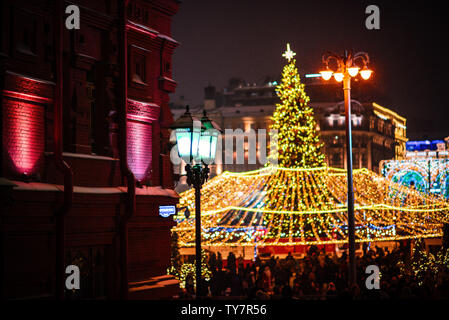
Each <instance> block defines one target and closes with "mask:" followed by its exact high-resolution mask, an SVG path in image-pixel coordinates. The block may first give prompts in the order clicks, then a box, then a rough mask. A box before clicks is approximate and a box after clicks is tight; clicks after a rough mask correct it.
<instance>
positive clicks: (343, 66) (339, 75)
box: [320, 51, 372, 286]
mask: <svg viewBox="0 0 449 320" xmlns="http://www.w3.org/2000/svg"><path fill="white" fill-rule="evenodd" d="M331 60H334V61H335V62H336V63H337V67H338V71H337V72H334V73H333V71H332V70H331V69H330V68H329V62H330V61H331ZM356 60H361V61H362V62H363V68H362V70H360V68H359V67H358V66H357V65H356ZM322 61H323V64H324V65H325V67H326V69H325V70H324V71H321V72H320V73H321V76H322V78H323V79H324V80H326V81H327V80H329V79H330V78H331V77H332V73H333V74H334V78H335V80H336V81H338V82H341V81H343V91H344V96H345V122H346V158H347V172H348V173H347V175H348V195H347V202H348V246H349V284H350V286H353V285H354V284H355V283H356V263H355V222H354V188H353V183H352V133H351V77H356V76H357V74H359V73H360V76H361V77H362V78H363V79H364V80H367V79H368V78H369V77H370V76H371V73H372V71H371V70H370V69H368V63H369V56H368V54H367V53H365V52H358V53H355V54H354V53H353V52H352V51H349V52H348V51H345V54H344V55H338V54H335V53H332V52H327V53H325V54H323V56H322ZM359 70H360V71H359Z"/></svg>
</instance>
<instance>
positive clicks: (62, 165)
mask: <svg viewBox="0 0 449 320" xmlns="http://www.w3.org/2000/svg"><path fill="white" fill-rule="evenodd" d="M62 1H63V0H58V1H57V3H56V14H55V51H56V54H55V75H56V87H55V94H54V100H53V107H54V111H53V112H54V124H53V127H54V130H53V143H54V146H53V152H54V161H55V165H56V168H57V169H58V170H59V171H60V172H61V173H62V175H63V176H64V201H63V204H62V206H61V207H60V208H59V209H57V211H56V212H55V221H56V237H55V238H56V297H57V298H58V299H64V290H65V289H64V276H65V268H64V256H65V217H66V215H67V213H68V212H69V210H70V208H71V206H72V198H73V172H72V169H71V168H70V167H69V165H68V164H67V163H66V162H65V161H64V160H63V158H62V125H63V124H62V121H63V118H62V114H63V111H62V107H63V91H62V86H63V84H62V67H63V66H62V61H63V41H62V33H63V29H62V28H63V4H62Z"/></svg>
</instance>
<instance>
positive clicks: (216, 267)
mask: <svg viewBox="0 0 449 320" xmlns="http://www.w3.org/2000/svg"><path fill="white" fill-rule="evenodd" d="M406 255H407V251H406V250H403V248H396V249H394V250H392V251H391V252H390V251H388V250H383V249H381V248H378V247H376V248H374V249H373V250H367V251H366V252H365V254H364V255H363V256H362V257H359V258H358V259H357V281H356V284H355V285H353V286H352V287H349V285H348V270H349V268H348V263H349V259H348V256H347V254H346V253H345V252H344V253H343V254H342V255H341V256H340V257H338V256H337V255H336V254H326V253H325V252H324V251H320V250H318V249H317V248H316V247H310V249H309V251H308V252H307V254H306V255H305V256H304V257H302V258H295V257H293V256H292V255H291V253H289V254H288V255H287V256H286V257H285V258H282V259H280V258H275V257H274V256H271V257H269V258H267V259H260V258H259V257H257V258H256V260H255V261H253V262H250V263H248V264H246V265H245V264H244V261H243V258H242V257H239V258H236V257H235V255H234V254H233V253H232V252H230V253H229V255H228V257H227V259H226V267H223V264H224V263H223V260H222V257H221V254H220V253H218V256H217V255H215V253H211V254H210V255H209V260H208V265H209V266H208V267H209V270H210V271H211V274H212V275H211V277H210V280H209V281H204V283H203V286H202V287H203V288H204V290H203V293H202V296H206V297H211V298H226V297H229V298H237V299H256V300H268V299H302V300H328V299H361V300H364V299H440V298H446V299H447V298H449V274H448V273H447V272H443V273H442V274H441V275H439V277H438V279H437V281H433V282H429V281H425V282H424V283H422V284H418V283H416V281H415V280H416V279H413V277H411V276H407V275H404V274H403V272H401V270H400V261H405V260H406V259H407V258H408V257H407V256H406ZM369 265H376V266H378V267H379V269H380V281H379V284H380V288H379V289H376V288H374V289H368V288H367V286H366V284H365V282H366V278H367V277H368V274H367V273H366V267H367V266H369ZM193 277H194V275H189V276H188V277H187V278H186V283H185V290H184V293H183V297H187V298H188V297H192V296H193V295H194V279H193Z"/></svg>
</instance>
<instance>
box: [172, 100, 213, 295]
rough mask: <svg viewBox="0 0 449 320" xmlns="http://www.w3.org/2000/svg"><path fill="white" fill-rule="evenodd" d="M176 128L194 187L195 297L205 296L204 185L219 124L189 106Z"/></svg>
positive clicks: (190, 184) (180, 153)
mask: <svg viewBox="0 0 449 320" xmlns="http://www.w3.org/2000/svg"><path fill="white" fill-rule="evenodd" d="M171 128H172V129H174V130H175V135H176V142H177V147H178V154H179V157H180V158H182V159H183V160H184V161H185V162H186V163H187V164H186V167H185V170H186V174H187V184H188V185H189V186H193V188H194V189H195V260H196V267H195V274H196V276H195V278H196V297H197V299H199V298H200V297H201V295H202V277H201V273H202V272H201V271H202V270H201V188H202V186H203V184H204V183H205V182H206V181H207V178H208V177H209V166H208V165H209V164H211V163H213V161H214V160H215V153H216V151H217V140H218V137H219V134H220V128H219V127H218V125H217V124H216V123H215V122H214V121H211V120H210V119H209V118H208V117H207V115H206V112H204V116H203V117H202V118H201V121H199V120H198V119H196V118H194V117H193V116H192V114H191V113H190V111H189V106H186V112H185V113H184V114H183V115H182V116H181V117H180V118H179V119H178V120H176V121H175V122H174V123H173V125H172V126H171Z"/></svg>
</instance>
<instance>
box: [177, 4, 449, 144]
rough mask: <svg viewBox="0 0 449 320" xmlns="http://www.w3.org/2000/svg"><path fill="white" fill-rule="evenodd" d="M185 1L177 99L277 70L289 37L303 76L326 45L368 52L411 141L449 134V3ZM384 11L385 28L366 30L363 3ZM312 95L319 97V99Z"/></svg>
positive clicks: (197, 97) (194, 98) (386, 101)
mask: <svg viewBox="0 0 449 320" xmlns="http://www.w3.org/2000/svg"><path fill="white" fill-rule="evenodd" d="M429 2H430V1H427V2H422V1H420V2H410V1H396V0H395V1H388V2H387V1H385V2H383V1H381V2H379V1H377V2H367V1H319V0H315V1H293V0H289V1H287V0H277V1H265V0H257V1H256V0H252V1H250V0H238V1H237V0H226V1H224V0H223V1H218V0H214V1H211V0H185V1H183V3H181V5H180V8H179V12H178V13H177V14H176V15H175V16H174V18H173V28H172V34H173V37H174V38H175V39H176V40H178V41H179V42H180V43H181V44H180V46H179V47H178V48H177V49H176V51H175V55H174V57H173V68H174V79H175V80H176V81H177V82H178V87H177V90H176V94H174V95H173V96H172V100H174V101H175V100H177V98H178V97H179V96H181V95H183V96H184V97H185V99H186V102H187V103H189V104H191V105H193V106H197V105H200V104H201V103H202V100H203V96H204V87H205V86H207V85H208V84H209V83H210V84H212V85H214V86H216V87H217V89H221V88H223V87H224V86H226V84H227V82H228V80H229V78H231V77H240V78H243V79H245V80H246V81H247V82H251V83H252V82H257V83H260V82H262V81H263V80H264V79H265V78H266V77H267V76H274V77H278V76H279V75H280V74H281V72H282V68H283V66H284V64H285V62H286V60H285V59H284V58H282V57H281V54H282V53H283V52H284V51H285V48H286V43H287V42H289V43H290V45H291V48H292V50H293V51H295V52H296V60H297V66H298V68H299V71H300V73H301V74H305V73H316V72H317V71H319V70H320V69H321V68H322V64H321V55H322V53H324V52H325V51H328V50H330V51H335V52H341V53H342V52H343V51H344V49H354V50H356V51H366V52H368V53H369V55H370V58H371V65H370V67H371V68H372V69H373V70H374V71H375V74H374V76H375V77H376V81H377V83H379V85H380V86H382V92H383V93H384V94H383V96H382V98H381V99H380V101H376V102H378V103H381V104H383V105H384V106H386V107H389V108H391V109H393V110H394V111H396V112H398V113H399V114H400V115H402V116H405V117H406V118H407V134H408V137H409V138H410V139H420V138H428V139H441V138H444V137H447V136H449V124H448V122H449V117H448V116H447V114H449V109H448V108H449V106H448V99H447V88H448V84H449V72H448V71H449V70H448V69H449V68H448V63H447V57H448V51H446V48H445V47H446V44H447V35H448V33H447V31H448V20H446V21H445V15H447V13H446V11H445V8H444V5H443V3H444V2H443V1H432V2H431V3H432V6H430V5H429V4H426V5H423V3H429ZM370 4H375V5H378V6H379V8H380V30H367V29H366V27H365V19H366V17H367V14H365V8H366V7H367V6H368V5H370ZM312 102H313V101H312Z"/></svg>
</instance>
